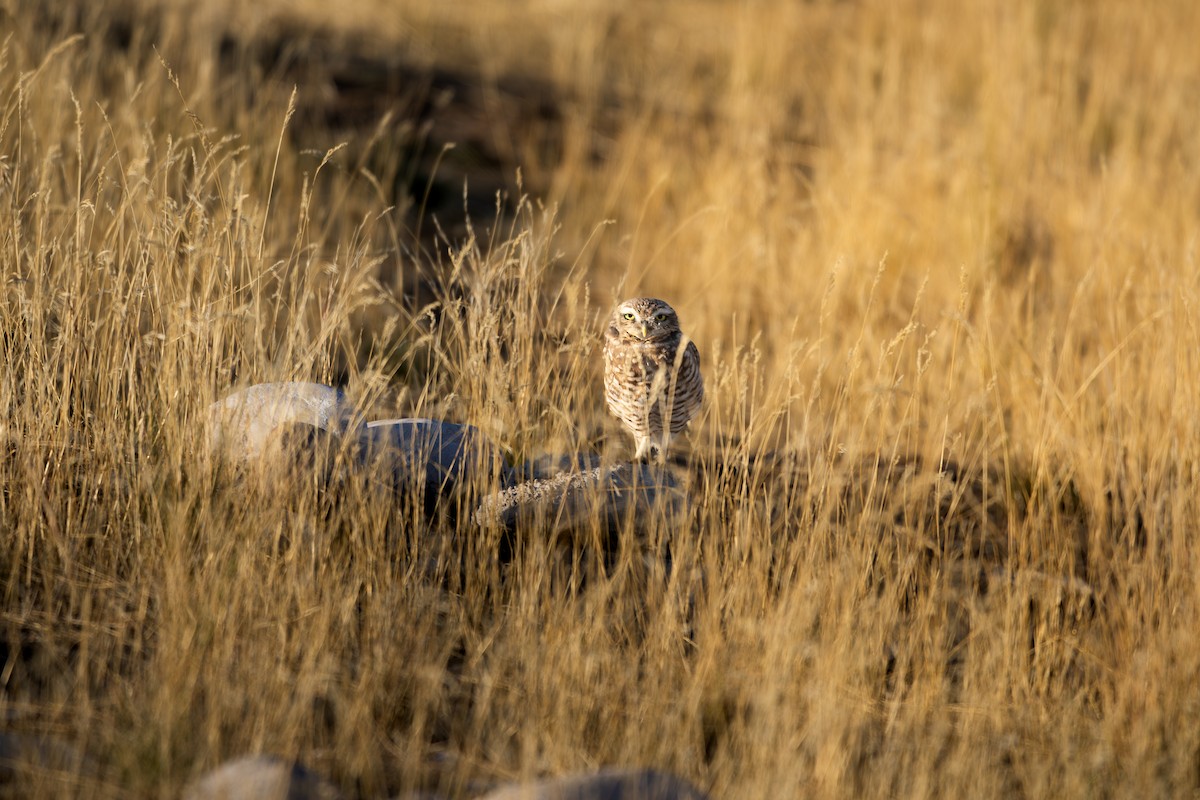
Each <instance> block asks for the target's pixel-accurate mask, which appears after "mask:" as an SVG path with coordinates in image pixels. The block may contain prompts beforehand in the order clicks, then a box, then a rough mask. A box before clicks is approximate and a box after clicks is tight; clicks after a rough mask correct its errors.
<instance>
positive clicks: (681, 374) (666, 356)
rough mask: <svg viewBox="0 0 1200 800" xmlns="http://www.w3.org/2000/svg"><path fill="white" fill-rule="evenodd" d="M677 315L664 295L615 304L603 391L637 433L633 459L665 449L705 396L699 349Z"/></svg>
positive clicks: (615, 411)
mask: <svg viewBox="0 0 1200 800" xmlns="http://www.w3.org/2000/svg"><path fill="white" fill-rule="evenodd" d="M683 343H684V337H683V333H682V331H680V330H679V317H678V316H676V315H675V310H674V309H673V308H671V307H670V306H669V305H667V304H666V303H664V302H663V301H662V300H656V299H655V298H653V297H638V298H634V299H633V300H626V301H625V302H623V303H621V304H620V305H618V306H617V307H616V310H614V311H613V313H612V318H611V319H610V320H609V321H608V330H607V331H606V332H605V341H604V396H605V399H606V400H607V401H608V409H609V411H611V412H612V413H613V414H614V415H615V416H616V417H617V418H618V419H620V420H621V422H623V423H625V427H626V428H628V429H629V431H630V433H632V434H633V438H634V441H635V442H636V443H637V452H635V453H634V456H633V457H634V458H635V459H641V458H643V457H644V456H646V455H653V453H652V450H654V449H656V450H657V451H658V453H657V457H658V458H659V459H662V458H663V457H665V455H666V450H667V444H668V443H669V442H670V439H671V436H672V435H673V434H676V433H679V432H680V431H682V430H683V429H684V426H686V425H687V424H688V421H689V420H691V418H692V417H694V416H696V412H697V411H699V410H700V404H701V403H702V402H703V400H704V379H703V378H701V377H700V352H699V351H698V350H697V349H696V345H695V343H694V342H691V341H688V342H687V346H686V347H681V345H683Z"/></svg>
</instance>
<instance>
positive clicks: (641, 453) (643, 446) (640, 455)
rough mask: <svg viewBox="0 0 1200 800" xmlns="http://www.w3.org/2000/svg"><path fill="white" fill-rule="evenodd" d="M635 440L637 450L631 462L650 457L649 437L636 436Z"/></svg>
mask: <svg viewBox="0 0 1200 800" xmlns="http://www.w3.org/2000/svg"><path fill="white" fill-rule="evenodd" d="M635 439H636V441H637V449H636V450H635V451H634V453H633V460H634V461H641V460H643V459H644V458H645V457H646V456H648V455H650V444H651V439H650V437H649V436H637V437H635Z"/></svg>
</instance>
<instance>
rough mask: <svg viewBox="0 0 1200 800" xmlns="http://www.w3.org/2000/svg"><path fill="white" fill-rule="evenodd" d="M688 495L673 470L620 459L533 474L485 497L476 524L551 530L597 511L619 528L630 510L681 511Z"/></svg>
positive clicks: (582, 521)
mask: <svg viewBox="0 0 1200 800" xmlns="http://www.w3.org/2000/svg"><path fill="white" fill-rule="evenodd" d="M686 509H687V498H686V496H685V495H684V493H683V492H682V490H680V489H679V487H678V484H677V483H676V481H675V478H674V477H673V476H672V475H671V473H670V472H669V471H667V470H666V469H663V468H661V467H655V466H651V465H649V464H616V465H613V466H608V467H594V468H592V469H588V470H584V471H578V472H576V471H572V472H564V473H562V474H559V475H556V476H554V477H552V478H534V479H532V480H527V481H523V482H522V483H518V484H517V485H515V486H511V487H509V488H507V489H504V490H502V491H499V492H496V493H494V494H491V495H488V496H487V497H484V498H483V499H482V501H481V502H480V504H479V506H478V507H477V508H476V509H475V515H474V520H475V524H477V525H479V526H481V527H490V526H499V527H501V528H504V529H505V530H508V531H510V532H511V531H515V530H516V529H517V527H518V526H519V525H521V524H528V523H536V524H539V525H542V526H546V527H547V528H548V530H549V531H550V532H551V533H561V532H564V531H568V530H572V529H577V528H580V527H586V526H587V525H588V524H589V523H590V521H591V520H592V519H593V514H598V515H599V519H600V521H601V524H602V525H604V526H605V527H606V528H607V529H608V530H610V531H615V530H618V529H620V527H621V525H622V524H623V521H624V520H625V518H626V515H627V514H629V513H631V512H632V513H634V514H636V515H638V516H639V517H642V518H644V515H647V514H653V513H662V514H665V515H668V516H674V515H679V514H682V513H683V512H685V511H686Z"/></svg>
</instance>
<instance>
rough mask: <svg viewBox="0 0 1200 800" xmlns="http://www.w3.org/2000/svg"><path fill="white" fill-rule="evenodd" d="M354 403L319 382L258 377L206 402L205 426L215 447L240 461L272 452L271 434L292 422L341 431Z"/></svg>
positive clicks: (330, 430) (255, 458) (336, 390)
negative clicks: (259, 379)
mask: <svg viewBox="0 0 1200 800" xmlns="http://www.w3.org/2000/svg"><path fill="white" fill-rule="evenodd" d="M353 412H354V407H353V405H351V404H350V403H349V402H348V401H347V400H346V397H345V394H344V393H343V392H342V390H341V389H335V388H333V387H332V386H325V385H323V384H320V383H260V384H257V385H255V386H249V387H247V388H245V389H241V390H239V391H236V392H234V393H233V394H230V395H229V396H228V397H225V398H224V399H222V400H218V401H217V402H215V403H213V404H212V405H211V406H209V407H208V417H207V419H206V428H207V432H208V438H209V441H210V443H211V444H212V446H213V447H214V448H215V450H216V451H217V452H219V453H221V454H223V455H224V456H225V457H226V458H228V459H229V460H230V461H232V462H233V463H235V464H238V465H245V464H248V463H250V462H252V461H255V460H257V459H260V458H262V457H263V456H264V454H266V453H268V452H270V449H271V447H272V442H273V437H275V436H277V435H278V432H279V430H280V429H282V428H286V427H288V426H292V425H303V426H311V427H313V428H316V429H318V430H321V431H325V432H328V433H332V434H336V435H341V434H343V433H345V432H346V431H347V430H348V429H350V427H351V419H352V417H353Z"/></svg>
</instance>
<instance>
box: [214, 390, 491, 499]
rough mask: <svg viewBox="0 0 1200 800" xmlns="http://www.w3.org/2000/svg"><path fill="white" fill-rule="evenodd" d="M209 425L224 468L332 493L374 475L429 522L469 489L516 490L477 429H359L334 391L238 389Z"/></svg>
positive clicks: (416, 422) (378, 424) (386, 424)
mask: <svg viewBox="0 0 1200 800" xmlns="http://www.w3.org/2000/svg"><path fill="white" fill-rule="evenodd" d="M207 426H208V436H209V439H210V441H211V442H212V444H213V446H214V447H216V448H217V451H218V452H219V453H221V454H223V456H224V457H225V458H226V459H227V460H228V461H229V462H231V463H233V464H234V465H235V466H237V467H239V468H247V467H250V466H252V465H258V466H259V467H262V469H260V472H261V473H262V475H264V476H265V477H266V478H267V479H268V480H269V481H271V482H272V483H277V482H278V481H280V480H282V479H288V478H300V479H304V478H307V477H309V476H315V477H316V479H317V481H318V484H319V485H321V486H324V487H329V486H331V485H333V484H334V483H336V482H338V481H342V480H345V479H350V478H354V477H361V476H371V477H376V478H379V479H381V480H383V481H384V482H385V487H386V489H387V490H388V491H391V492H393V493H395V494H397V495H400V494H403V495H406V496H407V495H408V494H409V493H411V492H414V491H415V492H416V493H417V494H418V495H419V497H420V501H421V503H422V504H423V506H424V509H425V512H426V513H427V514H433V513H435V511H437V510H439V509H449V508H451V507H452V506H456V505H457V504H458V503H459V501H460V500H462V499H463V498H465V497H466V496H467V494H468V490H469V489H470V488H471V487H473V486H479V487H489V486H507V485H509V484H511V483H512V476H511V471H510V470H509V469H508V467H507V466H506V464H505V462H504V457H503V453H501V451H500V450H499V449H498V448H496V447H495V446H494V445H492V443H491V442H490V441H488V439H487V437H486V436H484V435H483V433H482V432H481V431H480V430H479V429H478V428H474V427H472V426H470V425H459V424H456V423H452V422H442V421H440V420H432V419H387V420H378V421H375V422H367V423H362V422H361V421H359V420H358V419H356V417H355V410H354V406H353V404H352V403H351V402H350V401H349V400H347V398H346V396H345V394H344V393H343V392H342V391H341V390H340V389H335V388H333V387H332V386H324V385H322V384H319V383H264V384H258V385H256V386H250V387H247V388H245V389H241V390H239V391H237V392H234V393H233V394H231V395H229V396H228V397H226V398H224V399H223V400H220V401H218V402H216V403H213V404H212V406H210V407H209V411H208V418H207ZM281 469H282V470H284V471H283V472H281V471H280V470H281Z"/></svg>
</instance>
